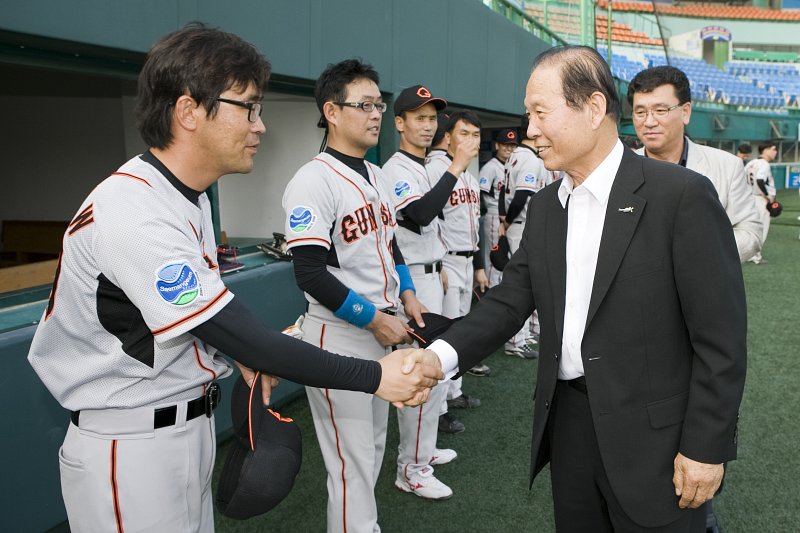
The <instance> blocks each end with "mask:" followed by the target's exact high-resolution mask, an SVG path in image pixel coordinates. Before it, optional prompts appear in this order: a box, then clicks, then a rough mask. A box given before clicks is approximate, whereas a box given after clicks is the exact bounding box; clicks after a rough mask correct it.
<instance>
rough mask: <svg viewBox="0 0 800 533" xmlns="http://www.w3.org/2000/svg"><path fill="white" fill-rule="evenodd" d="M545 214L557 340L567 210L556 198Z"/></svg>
mask: <svg viewBox="0 0 800 533" xmlns="http://www.w3.org/2000/svg"><path fill="white" fill-rule="evenodd" d="M553 202H554V205H553V206H552V208H551V209H550V211H549V213H548V214H547V228H546V231H545V235H546V236H547V267H548V271H549V272H550V273H551V275H552V278H551V279H550V290H551V291H553V292H552V295H553V309H554V311H555V313H556V316H555V319H556V330H557V333H558V339H559V341H560V340H561V338H562V336H563V333H564V297H565V294H566V290H567V244H566V243H567V210H566V209H564V208H562V207H561V202H559V201H558V196H557V195H554V196H553Z"/></svg>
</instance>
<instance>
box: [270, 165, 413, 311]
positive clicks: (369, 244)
mask: <svg viewBox="0 0 800 533" xmlns="http://www.w3.org/2000/svg"><path fill="white" fill-rule="evenodd" d="M366 164H367V170H368V172H369V174H370V181H371V182H372V183H373V184H376V183H381V182H383V181H386V180H387V178H386V176H385V175H384V174H383V171H382V170H381V169H380V167H377V166H375V165H373V164H371V163H366ZM283 208H284V210H285V211H286V215H287V216H286V242H287V243H288V246H289V248H290V249H291V248H294V247H295V246H303V245H308V244H312V245H319V246H323V247H325V248H326V249H330V248H331V246H333V247H334V249H335V251H336V258H337V261H338V264H339V266H331V265H329V266H328V271H330V272H331V274H332V275H333V276H334V277H336V278H337V279H338V280H339V281H341V282H342V283H343V284H344V285H345V286H346V287H349V288H351V289H353V290H354V291H355V292H357V293H358V294H360V295H361V296H363V297H364V298H366V299H367V300H368V301H370V302H371V303H372V304H374V305H375V307H376V308H377V309H387V308H395V307H397V302H398V291H399V279H398V277H397V273H396V272H395V265H394V258H393V257H392V250H391V240H392V237H393V236H394V231H395V226H396V222H395V220H394V203H393V202H392V201H391V200H390V199H389V198H387V197H386V196H385V195H384V194H383V193H382V192H381V188H380V187H375V186H373V185H372V184H370V183H368V182H367V180H365V179H364V177H363V176H361V175H360V174H359V173H358V172H356V171H354V170H352V169H351V168H349V167H348V166H347V165H345V164H343V163H342V162H340V161H338V160H337V159H336V158H335V157H333V156H331V155H330V154H326V153H321V154H318V155H317V156H316V157H315V158H314V159H312V160H311V161H310V162H308V163H306V164H305V165H303V166H302V167H301V168H300V170H298V171H297V173H296V174H295V175H294V177H293V178H292V180H291V181H290V182H289V184H288V185H287V186H286V190H285V192H284V193H283ZM306 298H307V299H308V301H309V302H311V303H312V304H315V305H316V304H318V302H317V301H316V300H315V299H314V298H313V297H311V296H310V295H308V294H306ZM331 316H333V315H332V314H331ZM336 320H338V319H336Z"/></svg>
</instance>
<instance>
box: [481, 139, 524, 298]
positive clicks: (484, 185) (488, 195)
mask: <svg viewBox="0 0 800 533" xmlns="http://www.w3.org/2000/svg"><path fill="white" fill-rule="evenodd" d="M516 147H517V133H516V132H515V131H514V130H510V129H505V130H500V131H499V132H497V138H496V139H495V141H494V149H495V155H494V157H492V158H491V159H490V160H489V161H487V162H486V163H484V165H483V166H482V167H481V170H480V172H479V175H480V179H479V180H478V182H479V184H480V187H481V203H482V205H483V209H482V211H485V213H484V215H483V241H484V246H483V264H484V265H485V266H486V268H487V269H488V272H489V274H488V278H489V287H494V286H495V285H497V284H498V283H500V276H501V274H502V272H500V271H499V270H497V269H496V268H494V267H492V264H491V262H490V261H489V252H490V251H491V249H492V246H494V245H495V244H497V239H499V238H500V235H502V234H503V233H501V231H503V230H501V223H500V211H499V209H498V201H499V200H500V193H501V192H502V190H503V187H504V182H505V168H504V165H505V163H506V161H508V157H509V156H510V155H511V152H513V151H514V148H516Z"/></svg>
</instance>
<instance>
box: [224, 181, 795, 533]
mask: <svg viewBox="0 0 800 533" xmlns="http://www.w3.org/2000/svg"><path fill="white" fill-rule="evenodd" d="M779 200H780V201H781V202H782V203H783V205H784V211H783V214H782V215H781V216H780V217H778V218H776V219H773V221H772V227H771V229H770V233H769V238H768V240H767V243H766V245H765V247H764V251H763V255H764V258H765V259H766V260H767V263H766V264H762V265H754V264H745V265H744V266H743V272H744V278H745V282H746V285H747V300H748V309H749V326H748V347H749V361H748V375H747V384H746V388H745V395H744V400H743V403H742V408H741V417H740V421H739V459H738V460H737V461H734V462H732V463H730V465H729V466H728V474H727V477H726V483H725V490H724V491H723V493H722V494H721V495H720V496H719V497H718V498H717V499H716V500H715V509H716V512H717V516H718V518H719V521H720V524H721V525H722V527H723V529H724V531H725V532H726V533H737V532H742V533H744V532H748V533H749V532H794V531H800V480H799V479H798V478H799V477H800V459H798V453H797V452H798V449H800V422H799V421H798V408H800V371H798V368H800V349H798V347H800V299H799V298H798V297H799V296H800V290H798V289H799V288H800V279H799V277H798V276H799V275H800V268H799V267H800V240H799V239H798V233H800V221H798V219H797V217H798V215H800V196H798V194H797V191H781V192H780V193H779ZM710 274H711V273H710ZM486 362H487V364H488V365H489V366H490V367H491V368H492V375H491V376H490V377H484V378H478V377H473V376H470V375H467V376H465V378H464V386H463V390H464V391H465V392H466V393H467V394H470V395H474V396H477V397H479V398H480V399H481V401H482V403H483V405H481V407H479V408H477V409H475V410H471V411H464V410H453V414H455V415H456V416H457V417H458V418H459V419H460V420H461V421H462V422H464V424H465V425H466V427H467V430H466V431H465V432H464V433H461V434H458V435H446V434H443V435H440V437H439V446H440V447H448V448H453V449H455V450H456V451H457V452H458V455H459V456H458V459H456V460H455V461H454V462H452V463H450V464H448V465H443V466H439V467H437V468H436V475H437V477H438V478H439V479H441V480H442V481H443V482H444V483H446V484H447V485H449V486H450V487H451V488H452V489H453V492H454V495H453V497H452V498H451V499H450V500H448V501H444V502H429V501H425V500H422V499H420V498H417V497H416V496H413V495H411V494H405V493H401V492H399V491H398V490H396V489H395V488H394V476H395V460H396V449H397V442H398V437H397V420H396V416H395V411H394V408H391V411H390V416H389V432H388V437H387V446H386V450H387V452H386V455H385V458H384V463H383V469H382V471H381V476H380V479H379V480H378V486H377V488H376V496H377V499H378V513H379V515H378V516H379V523H380V525H381V529H382V531H384V532H385V533H392V532H406V531H408V532H428V531H430V532H435V533H447V532H454V533H457V532H458V533H461V532H464V533H471V532H517V531H526V532H536V533H538V532H549V531H553V530H554V527H553V508H552V502H551V495H550V481H549V472H548V471H547V469H545V471H544V472H542V474H541V475H540V476H539V477H538V478H537V479H536V481H535V483H534V485H533V489H532V490H530V491H529V490H528V469H529V464H530V431H531V416H532V407H533V405H532V400H531V395H532V392H533V385H534V382H535V379H536V362H535V361H525V360H522V359H518V358H515V357H508V356H505V355H502V353H498V354H494V355H492V356H490V357H489V358H488V359H487V361H486ZM281 413H282V414H283V415H284V416H289V417H292V418H294V420H295V421H296V422H297V423H298V424H300V426H301V428H302V431H303V465H302V468H301V471H300V474H299V475H298V477H297V481H296V483H295V487H294V489H293V491H292V493H291V494H290V495H289V496H288V497H287V498H286V500H284V501H283V502H282V503H281V504H280V505H279V506H278V507H277V508H275V509H273V510H272V511H271V512H269V513H268V514H266V515H264V516H262V517H258V518H253V519H250V520H247V521H242V522H239V521H235V520H229V519H226V518H223V517H221V516H219V514H217V518H216V528H217V531H218V532H222V533H225V532H251V531H269V532H273V533H280V532H293V533H294V532H321V531H325V512H326V511H325V507H326V501H327V495H326V488H325V469H324V466H323V464H322V456H321V454H320V451H319V446H318V445H317V442H316V438H315V435H314V428H313V423H312V420H311V414H310V412H309V409H308V404H307V402H306V400H305V397H301V398H300V399H298V400H295V401H293V402H291V403H290V404H288V405H286V406H284V407H283V408H282V409H281ZM229 444H230V442H228V443H225V444H223V445H221V446H220V450H219V454H218V459H217V467H216V472H215V487H216V474H218V472H219V469H220V468H221V467H222V464H223V463H224V457H225V454H226V452H227V448H228V446H229Z"/></svg>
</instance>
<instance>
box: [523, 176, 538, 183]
mask: <svg viewBox="0 0 800 533" xmlns="http://www.w3.org/2000/svg"><path fill="white" fill-rule="evenodd" d="M525 183H530V184H533V183H536V176H534V175H533V174H525Z"/></svg>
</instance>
